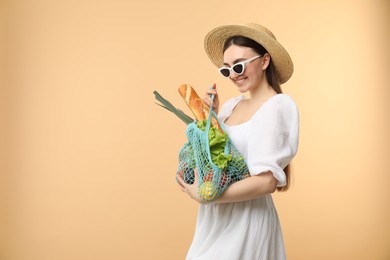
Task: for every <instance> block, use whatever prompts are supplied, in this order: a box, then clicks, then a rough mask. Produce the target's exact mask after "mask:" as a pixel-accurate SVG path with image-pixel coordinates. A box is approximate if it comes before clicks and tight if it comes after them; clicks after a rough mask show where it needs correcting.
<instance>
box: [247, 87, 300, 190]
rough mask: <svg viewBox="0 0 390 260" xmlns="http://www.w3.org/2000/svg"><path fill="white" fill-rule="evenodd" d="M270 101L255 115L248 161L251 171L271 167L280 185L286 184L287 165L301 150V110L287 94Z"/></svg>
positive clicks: (260, 170)
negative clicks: (285, 170)
mask: <svg viewBox="0 0 390 260" xmlns="http://www.w3.org/2000/svg"><path fill="white" fill-rule="evenodd" d="M278 96H279V97H278V98H275V99H273V100H270V102H266V103H265V104H264V105H263V106H262V107H261V108H260V110H259V111H258V112H257V113H256V114H255V115H254V116H253V118H252V120H251V126H250V127H249V130H248V143H247V149H248V150H247V164H248V168H249V172H250V174H251V175H252V176H253V175H258V174H261V173H263V172H267V171H271V172H272V173H273V175H274V177H275V178H276V179H277V180H278V184H277V187H282V186H285V185H286V175H285V173H284V171H283V169H284V168H285V167H286V166H287V165H288V164H289V163H290V162H291V160H292V158H293V157H294V156H295V155H296V153H297V150H298V141H299V112H298V108H297V106H296V104H295V102H294V101H293V99H292V98H291V97H290V96H288V95H285V94H280V95H278Z"/></svg>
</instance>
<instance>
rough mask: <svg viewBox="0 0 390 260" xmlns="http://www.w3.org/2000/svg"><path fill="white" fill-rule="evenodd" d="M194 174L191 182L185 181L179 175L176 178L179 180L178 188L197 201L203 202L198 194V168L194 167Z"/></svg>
mask: <svg viewBox="0 0 390 260" xmlns="http://www.w3.org/2000/svg"><path fill="white" fill-rule="evenodd" d="M194 175H195V180H194V183H193V184H187V183H185V182H184V179H183V177H181V176H180V175H179V176H178V177H177V179H178V181H179V184H180V188H181V190H182V192H185V193H187V194H188V196H190V197H191V198H192V199H194V200H196V201H197V202H199V203H202V204H204V203H205V202H204V201H203V200H202V199H201V198H200V196H199V194H198V169H196V168H195V169H194Z"/></svg>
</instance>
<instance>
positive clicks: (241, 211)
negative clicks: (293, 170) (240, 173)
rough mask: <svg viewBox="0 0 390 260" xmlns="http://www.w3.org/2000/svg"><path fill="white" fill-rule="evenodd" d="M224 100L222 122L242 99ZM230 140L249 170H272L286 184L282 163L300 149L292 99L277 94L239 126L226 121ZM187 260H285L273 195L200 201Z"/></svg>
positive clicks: (297, 124) (286, 162) (296, 110)
mask: <svg viewBox="0 0 390 260" xmlns="http://www.w3.org/2000/svg"><path fill="white" fill-rule="evenodd" d="M244 98H245V97H244V96H239V97H235V98H232V99H230V100H229V101H227V102H226V103H225V104H224V105H223V107H222V108H221V112H220V113H219V115H218V117H219V118H220V121H221V122H224V120H226V119H227V117H229V116H230V114H231V112H232V110H233V109H234V107H235V106H236V105H237V104H238V102H240V101H241V100H242V99H244ZM225 127H226V130H227V133H228V135H229V137H230V138H231V140H232V142H233V144H234V145H235V146H236V148H237V149H238V150H239V151H240V153H241V154H242V155H243V156H244V157H245V159H246V162H247V164H248V168H249V171H250V174H251V175H257V174H261V173H262V172H266V171H272V173H273V175H274V176H275V178H276V179H277V180H278V187H281V186H284V185H285V184H286V176H285V174H284V171H283V168H284V167H286V166H287V165H288V164H289V162H290V161H291V159H292V158H293V157H294V156H295V154H296V152H297V148H298V136H299V135H298V132H299V115H298V108H297V106H296V104H295V102H294V101H293V99H292V98H291V97H290V96H288V95H286V94H277V95H274V96H272V97H271V98H270V99H268V100H267V101H266V102H265V103H264V104H263V105H262V106H261V107H260V108H259V109H258V110H257V111H256V112H255V114H254V115H253V116H252V118H251V119H250V120H249V121H247V122H245V123H243V124H239V125H235V126H227V125H225ZM186 259H187V260H283V259H286V254H285V249H284V243H283V236H282V231H281V227H280V223H279V218H278V215H277V212H276V210H275V206H274V203H273V200H272V196H271V194H268V195H264V196H261V197H259V198H257V199H253V200H248V201H243V202H235V203H226V204H201V205H200V207H199V211H198V217H197V222H196V230H195V234H194V238H193V241H192V244H191V247H190V249H189V251H188V253H187V257H186Z"/></svg>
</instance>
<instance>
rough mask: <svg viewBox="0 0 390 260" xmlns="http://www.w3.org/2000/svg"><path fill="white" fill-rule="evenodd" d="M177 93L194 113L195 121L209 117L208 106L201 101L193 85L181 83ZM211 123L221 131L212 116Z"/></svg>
mask: <svg viewBox="0 0 390 260" xmlns="http://www.w3.org/2000/svg"><path fill="white" fill-rule="evenodd" d="M179 93H180V95H181V96H182V98H183V99H184V101H185V102H186V104H187V106H188V107H189V108H190V110H191V112H192V113H193V114H194V116H195V118H196V120H197V121H203V120H206V119H207V118H208V117H209V114H210V107H209V106H208V105H207V104H206V103H204V102H203V100H202V99H201V98H200V97H199V95H198V94H197V93H196V91H195V90H194V88H193V87H191V86H190V85H188V84H183V85H181V86H180V87H179ZM211 125H212V126H214V127H216V128H217V129H218V130H219V131H220V132H221V133H223V130H222V128H221V126H220V125H219V123H218V121H217V120H216V119H215V118H214V117H213V118H212V119H211Z"/></svg>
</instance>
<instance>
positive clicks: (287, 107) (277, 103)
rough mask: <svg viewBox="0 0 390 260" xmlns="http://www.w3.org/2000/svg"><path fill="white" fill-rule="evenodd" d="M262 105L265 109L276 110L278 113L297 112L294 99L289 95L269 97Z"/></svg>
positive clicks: (281, 94) (282, 94)
mask: <svg viewBox="0 0 390 260" xmlns="http://www.w3.org/2000/svg"><path fill="white" fill-rule="evenodd" d="M264 105H265V107H268V108H270V109H273V110H278V111H280V112H283V111H291V110H298V106H297V104H296V103H295V101H294V99H293V98H292V97H291V96H290V95H287V94H284V93H280V94H277V95H275V96H273V97H271V98H270V99H269V100H268V101H267V102H266V103H265V104H264Z"/></svg>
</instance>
